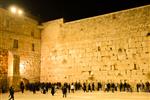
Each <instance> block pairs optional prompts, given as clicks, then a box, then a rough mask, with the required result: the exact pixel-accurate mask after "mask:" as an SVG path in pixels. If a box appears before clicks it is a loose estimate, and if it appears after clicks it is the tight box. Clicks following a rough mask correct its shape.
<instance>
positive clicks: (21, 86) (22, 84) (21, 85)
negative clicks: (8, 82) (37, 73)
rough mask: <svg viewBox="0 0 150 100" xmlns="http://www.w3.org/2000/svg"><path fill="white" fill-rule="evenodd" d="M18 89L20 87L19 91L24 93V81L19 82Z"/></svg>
mask: <svg viewBox="0 0 150 100" xmlns="http://www.w3.org/2000/svg"><path fill="white" fill-rule="evenodd" d="M20 89H21V92H22V93H24V83H23V82H21V83H20Z"/></svg>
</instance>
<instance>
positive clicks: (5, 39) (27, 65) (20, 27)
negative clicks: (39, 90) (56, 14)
mask: <svg viewBox="0 0 150 100" xmlns="http://www.w3.org/2000/svg"><path fill="white" fill-rule="evenodd" d="M40 39H41V35H40V30H39V29H38V22H37V21H35V20H33V19H30V18H28V17H26V16H18V15H14V14H11V13H10V12H8V11H7V10H4V9H2V8H0V50H4V51H5V52H11V53H12V54H13V55H18V56H19V57H20V65H19V70H20V77H21V78H25V79H27V80H29V81H30V82H37V81H40V75H39V73H40V55H41V51H40V48H41V46H40V42H41V40H40ZM14 40H17V41H18V43H17V44H14ZM33 44H34V50H33V46H32V45H33ZM14 45H17V47H18V48H16V47H15V48H14ZM1 53H2V52H1V51H0V55H1V56H2V57H1V58H2V59H5V58H4V56H3V54H1ZM7 56H8V55H7ZM7 56H6V59H7V60H5V61H2V63H4V64H6V65H3V67H1V68H4V67H6V68H4V69H2V72H6V74H8V73H7V69H8V65H7V64H8V62H7V61H8V57H7ZM1 68H0V69H1ZM5 70H6V71H5Z"/></svg>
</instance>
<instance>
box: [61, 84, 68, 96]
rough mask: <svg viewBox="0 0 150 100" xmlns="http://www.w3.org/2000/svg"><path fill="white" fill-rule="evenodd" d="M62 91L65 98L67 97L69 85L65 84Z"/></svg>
mask: <svg viewBox="0 0 150 100" xmlns="http://www.w3.org/2000/svg"><path fill="white" fill-rule="evenodd" d="M62 93H63V98H64V97H65V98H66V97H67V87H66V86H65V85H64V86H63V87H62Z"/></svg>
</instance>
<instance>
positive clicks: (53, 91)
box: [51, 86, 55, 96]
mask: <svg viewBox="0 0 150 100" xmlns="http://www.w3.org/2000/svg"><path fill="white" fill-rule="evenodd" d="M51 94H52V96H54V94H55V87H54V86H52V87H51Z"/></svg>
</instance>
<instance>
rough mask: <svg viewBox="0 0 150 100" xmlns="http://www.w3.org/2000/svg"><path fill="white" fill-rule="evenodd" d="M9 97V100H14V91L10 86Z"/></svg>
mask: <svg viewBox="0 0 150 100" xmlns="http://www.w3.org/2000/svg"><path fill="white" fill-rule="evenodd" d="M9 97H10V98H9V100H14V89H13V87H12V86H11V87H10V89H9Z"/></svg>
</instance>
